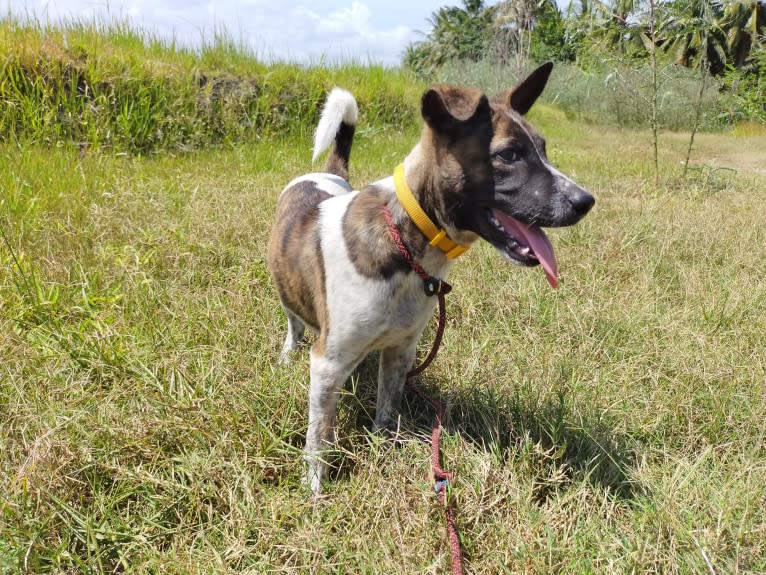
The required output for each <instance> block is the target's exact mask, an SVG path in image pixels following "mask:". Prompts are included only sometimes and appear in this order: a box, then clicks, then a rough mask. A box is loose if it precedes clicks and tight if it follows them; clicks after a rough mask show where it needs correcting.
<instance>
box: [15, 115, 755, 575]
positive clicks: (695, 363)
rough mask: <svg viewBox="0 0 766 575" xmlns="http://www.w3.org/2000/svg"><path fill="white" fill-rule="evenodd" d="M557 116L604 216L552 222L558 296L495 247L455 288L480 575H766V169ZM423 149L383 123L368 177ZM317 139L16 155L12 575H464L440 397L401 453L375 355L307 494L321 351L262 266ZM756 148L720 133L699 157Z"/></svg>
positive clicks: (469, 529)
mask: <svg viewBox="0 0 766 575" xmlns="http://www.w3.org/2000/svg"><path fill="white" fill-rule="evenodd" d="M535 118H536V121H537V122H538V123H539V124H540V125H542V126H543V131H544V132H545V133H546V134H547V135H548V136H549V150H550V151H551V152H550V155H551V156H552V159H553V160H554V162H556V163H557V164H558V165H559V166H560V167H562V168H563V169H564V170H566V171H567V172H568V173H571V174H575V175H576V177H577V178H578V179H579V180H580V181H581V182H582V183H583V184H586V185H587V186H589V187H590V188H591V189H592V191H593V192H594V193H595V194H596V196H597V198H598V203H597V205H596V208H595V209H594V211H593V213H592V214H591V215H589V216H588V218H587V219H586V220H585V221H584V222H583V223H582V224H581V225H579V226H577V227H575V228H571V229H566V230H557V231H553V232H552V233H551V237H552V240H553V242H554V244H555V245H556V247H557V252H558V256H559V261H560V267H561V269H562V274H561V287H560V289H559V290H557V291H552V290H550V289H549V288H548V287H547V284H546V282H545V279H544V277H543V274H542V273H540V272H539V271H529V270H522V269H519V268H515V267H509V266H507V265H505V264H503V263H502V262H501V261H500V260H499V258H497V257H496V256H495V254H494V253H493V252H492V250H491V249H489V248H488V247H487V246H482V247H480V248H478V249H475V250H472V252H471V253H469V254H468V256H467V257H466V258H465V260H464V261H461V262H460V265H458V266H457V268H456V273H455V274H454V275H453V277H452V283H453V285H454V286H455V288H456V289H455V291H454V292H453V294H451V295H450V297H449V298H448V314H449V318H450V321H449V325H448V328H447V334H446V341H445V347H444V348H443V350H442V352H441V354H440V356H439V358H437V360H436V362H435V364H434V365H433V366H432V368H431V369H430V370H429V372H428V373H427V375H426V376H425V378H424V380H423V385H424V386H425V387H427V388H428V389H429V390H432V391H434V392H438V393H439V394H441V395H442V396H443V397H444V398H445V399H446V400H447V402H448V406H449V414H448V421H447V426H448V433H447V434H446V437H445V440H444V446H443V449H444V458H445V463H446V466H447V467H449V468H452V469H454V470H455V471H456V474H457V475H456V483H455V489H454V496H455V500H456V503H457V512H458V521H459V524H460V529H461V532H462V537H463V545H464V548H465V553H466V557H467V565H468V570H469V572H471V573H502V572H507V573H519V572H527V573H631V572H634V573H665V574H669V573H705V572H708V573H762V572H764V571H766V544H764V541H766V520H764V515H763V508H764V502H766V465H764V461H765V460H766V446H765V445H764V435H765V434H766V423H764V422H766V401H764V398H765V397H766V360H764V356H763V353H762V350H763V348H764V346H765V345H766V340H765V336H764V334H766V325H765V324H766V319H765V318H766V309H765V308H766V284H764V282H763V279H762V278H763V277H764V275H765V272H766V263H764V258H763V246H764V242H765V238H764V232H763V219H764V215H765V214H766V199H764V196H763V194H761V193H759V191H760V190H762V189H763V188H764V184H766V179H764V175H763V174H762V173H760V172H757V171H752V170H749V169H748V167H747V166H746V165H736V166H734V165H732V166H731V167H734V168H736V170H737V172H736V173H735V172H729V171H722V172H720V173H718V172H717V173H716V174H715V177H706V176H705V174H704V173H703V172H699V173H696V172H693V174H692V179H690V180H688V181H685V182H683V181H680V180H679V179H678V178H677V177H676V176H675V172H676V171H677V167H678V161H679V159H681V158H683V156H684V154H683V142H677V141H676V140H674V139H673V138H671V137H667V138H665V139H664V141H665V142H666V144H667V146H668V147H667V149H666V150H665V154H664V157H665V158H666V165H665V166H664V168H665V173H666V175H667V176H668V178H667V185H666V187H665V188H663V189H661V190H656V191H655V190H652V189H651V186H650V184H649V182H650V181H651V175H650V172H649V167H648V163H647V162H645V158H647V157H648V156H649V152H648V150H649V147H648V146H649V138H648V136H647V135H646V134H644V133H637V132H617V131H610V130H606V129H603V128H600V129H599V130H598V132H596V131H595V130H592V129H590V128H588V127H585V126H583V125H578V124H572V123H569V122H567V121H566V120H564V119H563V118H562V117H560V116H559V115H558V114H557V112H556V111H555V110H552V109H547V108H541V109H540V110H538V111H537V113H536V116H535ZM415 138H416V136H415V135H414V134H412V133H411V134H408V135H405V136H399V135H394V134H390V133H388V132H383V133H378V134H373V133H372V132H364V131H362V132H361V133H360V134H359V136H358V139H357V147H356V148H355V152H354V158H353V174H352V179H353V181H354V183H362V182H365V181H370V180H372V179H374V178H377V177H380V176H382V175H385V174H386V173H388V171H389V170H390V169H391V168H392V167H393V166H394V165H395V164H396V162H397V161H398V160H399V159H401V157H402V156H403V154H404V153H406V151H407V149H408V148H409V146H410V145H411V144H412V143H413V142H414V140H415ZM754 138H756V139H754V140H752V141H748V145H747V147H749V148H751V149H755V147H756V146H759V145H760V146H761V149H764V140H763V137H762V136H761V137H760V139H758V138H759V137H758V136H754ZM308 144H309V142H308V141H300V142H295V141H286V142H273V143H270V144H269V145H268V146H266V145H260V146H253V147H249V146H248V147H242V148H234V149H231V150H227V151H220V150H219V151H215V152H209V153H208V152H200V153H195V154H190V155H180V156H175V157H174V156H171V155H159V156H157V157H153V158H143V159H141V158H127V157H115V156H112V155H109V154H106V153H103V154H101V153H93V154H90V153H89V154H86V155H84V156H78V155H77V154H76V153H74V152H69V151H66V150H56V149H38V148H33V147H31V148H15V147H11V146H5V147H3V148H1V149H0V154H2V156H3V160H2V161H1V162H0V187H2V189H3V190H4V195H3V198H2V200H0V225H1V226H2V228H1V230H2V244H0V245H2V247H0V260H1V261H2V265H0V297H1V298H2V299H1V300H0V301H1V305H2V307H0V350H1V351H2V362H1V363H0V417H2V420H3V422H4V423H3V426H2V429H1V430H0V454H2V455H0V470H1V472H0V572H4V573H17V572H19V571H21V572H34V573H43V572H51V573H103V572H120V571H127V572H131V573H142V572H147V573H231V572H241V573H445V572H447V571H448V560H449V550H448V547H447V545H446V541H445V536H444V525H443V522H442V517H441V514H440V511H439V509H438V507H437V506H436V503H435V500H434V497H433V495H432V491H431V487H430V485H429V482H428V480H427V475H428V446H427V443H426V441H425V440H424V436H425V434H426V433H427V428H428V425H429V424H430V418H431V413H430V411H429V409H428V408H427V407H426V406H424V405H422V403H421V402H420V401H419V400H418V399H417V396H416V395H414V394H408V395H407V401H406V405H405V409H404V419H403V425H404V429H405V439H404V441H403V442H402V445H401V446H400V447H398V448H392V447H391V446H390V445H388V444H386V443H385V442H381V441H380V440H379V439H377V438H375V437H372V436H369V435H368V434H367V432H366V427H367V426H368V425H369V424H370V423H371V421H372V415H373V414H372V410H373V409H374V398H373V393H374V381H373V380H374V372H375V364H374V363H373V362H369V363H367V364H365V365H364V366H363V367H362V369H361V370H360V371H359V373H358V374H357V375H356V376H355V377H354V378H353V379H352V381H351V382H349V385H348V391H349V393H348V394H347V396H346V397H344V399H343V401H342V405H341V417H340V426H341V429H340V437H341V438H342V439H341V444H340V445H339V446H338V457H337V461H336V463H337V467H338V469H337V472H336V474H335V475H336V477H335V481H334V483H333V484H332V485H331V486H330V487H329V489H328V494H327V496H326V497H324V498H323V499H321V500H320V501H313V500H312V499H311V498H310V497H309V496H308V494H307V492H306V490H305V489H304V487H303V486H302V485H301V482H300V480H301V476H302V468H301V464H300V459H299V456H300V450H301V447H302V443H303V433H304V429H305V425H306V390H307V381H306V380H307V365H306V364H307V362H306V361H301V360H300V359H299V360H297V361H296V362H295V363H294V365H292V366H290V367H277V366H276V358H277V354H278V350H279V348H280V345H281V339H282V332H283V330H284V327H285V320H284V317H283V316H282V314H281V312H280V310H279V306H278V304H277V299H276V297H275V294H274V291H273V289H272V286H271V282H270V280H269V277H268V273H267V270H266V267H265V264H264V257H263V256H264V250H265V242H266V237H267V235H268V230H269V227H270V222H271V218H272V215H273V211H274V203H275V199H276V196H277V194H278V192H279V190H280V188H281V186H282V185H283V184H284V183H285V182H287V181H288V180H289V179H290V178H291V177H293V176H294V175H295V174H298V173H301V172H303V171H306V170H307V169H308V168H309V165H308V158H309V150H308ZM742 146H743V140H742V139H739V138H731V137H727V136H723V135H716V136H706V137H703V138H700V139H699V155H698V156H697V157H698V158H701V159H702V160H696V161H698V162H699V163H700V164H704V163H707V162H710V161H712V160H709V159H708V158H712V157H715V158H727V160H726V162H723V161H721V164H720V165H724V164H726V165H728V162H729V161H734V160H736V158H737V157H738V153H737V152H738V151H739V150H741V148H742ZM718 161H719V160H716V162H718ZM427 344H428V342H427V341H424V344H423V345H424V349H425V347H426V346H427Z"/></svg>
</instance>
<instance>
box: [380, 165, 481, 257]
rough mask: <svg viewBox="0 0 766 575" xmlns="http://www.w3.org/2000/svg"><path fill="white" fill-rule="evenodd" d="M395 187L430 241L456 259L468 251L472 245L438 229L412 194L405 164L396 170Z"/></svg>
mask: <svg viewBox="0 0 766 575" xmlns="http://www.w3.org/2000/svg"><path fill="white" fill-rule="evenodd" d="M394 189H395V190H396V197H397V198H399V202H400V203H401V204H402V206H403V207H404V211H406V212H407V214H408V215H409V216H410V218H411V219H412V221H413V222H415V225H416V226H417V227H418V229H419V230H420V231H421V232H423V235H424V236H425V237H427V238H428V243H429V244H431V245H432V246H435V247H437V248H439V249H440V250H441V251H443V252H444V253H445V254H446V256H447V258H449V259H451V260H452V259H455V258H456V257H458V256H459V255H461V254H462V253H464V252H466V251H467V250H468V248H469V247H470V246H466V245H464V244H459V243H457V242H453V241H452V240H451V239H450V237H449V236H448V235H447V231H446V230H444V229H438V228H437V227H436V226H435V225H434V223H433V222H432V221H431V218H429V217H428V215H427V214H426V213H425V212H424V211H423V208H421V207H420V204H419V203H418V201H417V199H415V196H414V195H413V194H412V190H410V187H409V186H408V185H407V182H406V180H405V179H404V164H399V165H398V166H396V169H395V170H394Z"/></svg>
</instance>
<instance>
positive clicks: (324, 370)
mask: <svg viewBox="0 0 766 575" xmlns="http://www.w3.org/2000/svg"><path fill="white" fill-rule="evenodd" d="M357 363H359V360H358V359H356V358H355V359H354V360H353V361H349V359H348V358H346V357H343V355H342V354H339V355H334V356H329V355H327V354H321V353H318V352H317V351H316V350H315V349H314V348H312V349H311V382H310V386H309V427H308V431H307V433H306V453H305V456H304V459H305V461H306V465H307V467H308V469H307V474H306V479H307V481H308V484H309V486H310V487H311V490H312V491H313V492H314V494H316V495H319V493H321V491H322V482H323V481H326V480H327V471H328V465H327V462H326V461H325V460H324V459H323V458H322V457H323V454H322V450H325V449H327V448H328V447H330V446H331V445H332V444H333V443H334V439H335V416H336V413H337V407H338V398H339V397H340V390H341V388H342V387H343V384H344V382H345V381H346V379H348V377H349V376H350V375H351V372H352V371H353V370H354V367H356V365H357Z"/></svg>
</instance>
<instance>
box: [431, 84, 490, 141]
mask: <svg viewBox="0 0 766 575" xmlns="http://www.w3.org/2000/svg"><path fill="white" fill-rule="evenodd" d="M421 113H422V114H423V119H424V120H425V121H426V123H427V124H428V125H429V126H430V127H431V128H432V129H434V130H436V131H439V132H442V131H445V130H449V129H450V128H452V127H453V126H455V125H456V124H458V123H460V122H466V121H468V120H471V119H472V118H473V117H475V116H476V115H478V114H488V113H489V101H488V100H487V97H486V96H485V95H484V94H483V93H481V92H480V91H479V90H474V89H472V88H462V87H458V86H436V87H434V88H431V89H430V90H427V91H426V93H425V94H423V99H422V101H421Z"/></svg>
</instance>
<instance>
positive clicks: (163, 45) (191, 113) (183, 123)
mask: <svg viewBox="0 0 766 575" xmlns="http://www.w3.org/2000/svg"><path fill="white" fill-rule="evenodd" d="M0 50H2V53H3V54H4V59H3V61H2V68H0V101H2V102H3V106H2V107H0V140H4V141H8V140H17V141H18V140H21V141H30V142H37V143H46V144H54V145H59V144H63V145H73V146H77V147H81V148H85V147H109V148H111V149H114V150H118V151H120V150H125V151H131V152H148V151H155V150H159V149H181V150H188V149H197V148H200V147H203V146H208V145H217V144H222V143H231V142H234V141H240V142H241V141H248V142H255V141H260V140H263V139H268V138H271V137H273V136H279V135H281V136H284V135H289V134H298V135H304V136H305V135H307V134H309V133H311V131H312V130H313V129H314V126H315V125H316V122H317V120H318V113H319V110H320V109H321V102H322V100H323V98H324V97H325V95H326V93H327V91H328V90H329V88H331V87H332V86H333V85H335V84H345V85H353V86H355V87H356V96H357V98H358V100H359V103H360V105H361V108H362V110H364V112H363V114H364V115H365V117H364V118H363V119H364V120H365V123H366V125H368V126H378V127H385V126H390V127H394V128H401V127H403V126H409V125H410V124H411V123H412V122H413V121H414V119H415V113H416V108H415V107H414V106H413V105H412V102H413V101H414V97H413V94H414V93H416V92H417V91H418V90H419V86H418V85H417V83H416V82H414V81H412V80H411V79H409V78H406V77H405V76H404V75H403V73H402V72H400V71H392V70H386V69H383V68H382V67H375V66H362V65H355V64H348V65H343V66H338V67H334V68H326V67H303V66H299V65H293V64H275V65H269V66H266V65H264V64H262V63H261V62H259V61H258V60H257V58H256V57H255V56H254V55H253V54H252V53H250V52H249V51H248V50H247V49H246V48H244V47H242V46H240V45H238V44H236V43H235V42H233V41H232V40H231V39H230V38H229V37H228V36H227V35H226V34H225V33H224V32H221V33H218V34H216V35H215V37H214V38H213V39H212V40H211V41H210V42H207V43H206V44H204V45H203V46H202V48H201V49H200V50H199V51H192V50H190V49H187V48H183V47H179V46H177V45H176V44H174V43H173V42H172V41H167V40H163V39H160V38H157V37H155V36H152V35H151V34H148V33H147V32H145V31H142V30H136V29H134V28H132V27H131V26H130V25H128V24H126V23H120V22H117V23H112V22H110V23H99V22H87V23H83V22H78V21H68V22H64V23H59V24H56V25H42V24H41V23H39V22H34V21H29V20H26V21H19V20H17V19H14V18H12V17H9V16H7V17H5V18H3V19H2V20H0Z"/></svg>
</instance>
